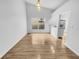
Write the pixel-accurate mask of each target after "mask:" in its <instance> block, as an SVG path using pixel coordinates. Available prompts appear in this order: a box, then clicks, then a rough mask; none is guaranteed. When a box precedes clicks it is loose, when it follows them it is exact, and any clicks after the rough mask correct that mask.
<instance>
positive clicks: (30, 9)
mask: <svg viewBox="0 0 79 59" xmlns="http://www.w3.org/2000/svg"><path fill="white" fill-rule="evenodd" d="M27 5H28V6H27V15H28V16H27V19H28V20H27V21H28V24H27V28H28V29H27V30H28V33H31V32H49V24H48V20H50V17H51V12H50V9H47V8H41V10H40V11H38V10H37V8H36V7H35V6H34V5H31V4H27ZM32 18H44V19H45V29H44V30H35V29H32Z"/></svg>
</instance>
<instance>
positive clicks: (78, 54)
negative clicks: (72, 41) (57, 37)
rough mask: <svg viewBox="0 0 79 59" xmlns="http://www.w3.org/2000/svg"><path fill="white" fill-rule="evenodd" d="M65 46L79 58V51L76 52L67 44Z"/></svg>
mask: <svg viewBox="0 0 79 59" xmlns="http://www.w3.org/2000/svg"><path fill="white" fill-rule="evenodd" d="M65 46H66V47H67V48H69V49H70V50H71V51H72V52H73V53H75V54H76V55H77V56H79V53H78V52H77V51H75V50H74V49H72V48H71V47H70V46H69V45H68V44H65Z"/></svg>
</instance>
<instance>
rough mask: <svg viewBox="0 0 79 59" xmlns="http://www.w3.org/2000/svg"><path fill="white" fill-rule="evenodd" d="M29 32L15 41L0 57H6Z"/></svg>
mask: <svg viewBox="0 0 79 59" xmlns="http://www.w3.org/2000/svg"><path fill="white" fill-rule="evenodd" d="M26 35H27V34H24V35H22V37H20V38H19V39H18V40H17V41H15V42H14V43H13V44H12V45H11V46H10V47H9V48H8V49H7V50H6V51H5V52H4V53H3V54H1V55H0V59H2V57H4V56H5V55H6V54H7V53H8V52H9V51H10V50H11V49H12V48H13V47H14V46H15V45H16V44H17V43H18V42H19V41H20V40H21V39H23V38H24V37H25V36H26Z"/></svg>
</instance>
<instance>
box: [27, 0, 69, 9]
mask: <svg viewBox="0 0 79 59" xmlns="http://www.w3.org/2000/svg"><path fill="white" fill-rule="evenodd" d="M26 1H27V2H29V3H31V4H36V0H26ZM66 1H68V0H41V6H42V7H46V8H50V9H55V8H57V7H58V6H59V5H61V4H63V3H64V2H66Z"/></svg>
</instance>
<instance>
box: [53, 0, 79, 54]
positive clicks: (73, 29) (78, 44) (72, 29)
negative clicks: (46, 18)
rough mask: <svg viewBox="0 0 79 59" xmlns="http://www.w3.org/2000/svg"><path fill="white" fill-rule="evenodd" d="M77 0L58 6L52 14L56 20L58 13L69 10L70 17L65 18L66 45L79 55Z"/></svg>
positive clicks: (78, 2)
mask: <svg viewBox="0 0 79 59" xmlns="http://www.w3.org/2000/svg"><path fill="white" fill-rule="evenodd" d="M78 6H79V0H69V2H67V3H66V4H65V5H63V6H62V7H60V8H59V9H58V10H57V11H55V13H54V14H53V15H54V16H55V17H54V16H53V17H54V19H55V20H58V19H57V18H58V16H59V14H63V13H64V12H67V11H71V15H70V17H69V18H68V19H67V21H68V26H66V27H68V28H67V29H66V32H67V39H66V46H67V47H68V48H70V49H71V50H72V51H73V52H75V53H76V54H77V55H79V8H78Z"/></svg>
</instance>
